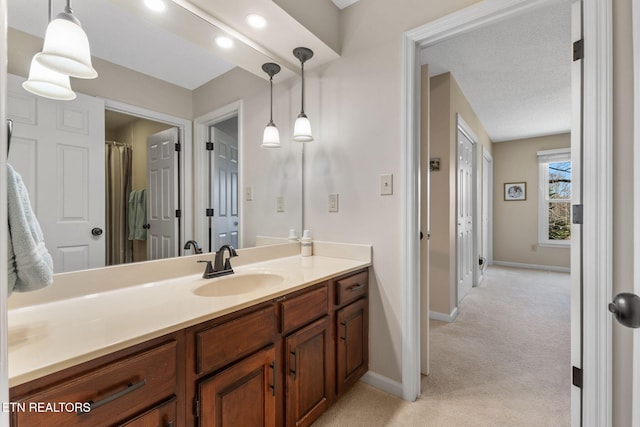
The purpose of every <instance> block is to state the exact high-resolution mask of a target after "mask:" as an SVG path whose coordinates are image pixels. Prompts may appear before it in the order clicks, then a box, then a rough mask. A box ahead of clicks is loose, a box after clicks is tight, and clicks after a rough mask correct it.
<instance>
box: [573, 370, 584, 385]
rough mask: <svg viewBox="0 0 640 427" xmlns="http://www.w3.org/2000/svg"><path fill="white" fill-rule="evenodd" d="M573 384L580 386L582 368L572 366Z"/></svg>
mask: <svg viewBox="0 0 640 427" xmlns="http://www.w3.org/2000/svg"><path fill="white" fill-rule="evenodd" d="M573 385H574V386H576V387H578V388H582V369H580V368H577V367H575V366H574V367H573Z"/></svg>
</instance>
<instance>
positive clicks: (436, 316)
mask: <svg viewBox="0 0 640 427" xmlns="http://www.w3.org/2000/svg"><path fill="white" fill-rule="evenodd" d="M457 317H458V307H454V308H453V310H452V311H451V314H444V313H440V312H438V311H433V310H429V319H433V320H439V321H441V322H447V323H452V322H453V321H454V320H456V318H457Z"/></svg>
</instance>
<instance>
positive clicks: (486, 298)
mask: <svg viewBox="0 0 640 427" xmlns="http://www.w3.org/2000/svg"><path fill="white" fill-rule="evenodd" d="M569 309H570V276H569V275H568V274H566V273H557V272H549V271H539V270H521V269H515V268H507V267H496V266H494V267H491V268H489V269H488V270H487V271H486V272H485V279H484V281H483V282H482V283H481V285H480V286H479V287H476V288H473V289H472V290H471V291H470V292H469V294H468V295H467V296H466V297H465V298H464V300H463V301H462V302H461V304H460V307H459V315H458V318H457V319H456V321H455V322H453V323H443V322H438V321H435V320H432V321H431V374H430V375H429V376H428V377H423V379H422V390H423V392H422V396H421V398H420V399H419V400H418V401H416V402H415V403H413V404H412V403H408V402H405V401H402V400H400V399H398V398H395V397H392V396H390V395H388V394H386V393H384V392H381V391H378V390H377V389H375V388H373V387H370V386H368V385H366V384H363V383H358V384H357V385H356V387H355V388H354V389H353V390H352V391H351V392H350V393H348V395H347V396H345V398H344V399H343V400H342V401H340V402H339V403H337V404H336V405H335V406H334V407H333V408H332V409H331V410H330V411H328V412H327V413H326V414H325V415H324V416H323V417H321V418H320V419H319V420H318V421H317V422H316V423H315V424H314V426H349V427H351V426H434V427H435V426H474V427H476V426H487V427H489V426H490V427H494V426H516V425H517V426H532V427H534V426H535V427H540V426H568V425H569V424H570V384H571V382H570V381H571V378H570V372H571V370H570V313H569Z"/></svg>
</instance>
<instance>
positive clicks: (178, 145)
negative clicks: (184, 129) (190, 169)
mask: <svg viewBox="0 0 640 427" xmlns="http://www.w3.org/2000/svg"><path fill="white" fill-rule="evenodd" d="M181 150H182V144H180V143H179V142H176V151H178V152H179V151H181Z"/></svg>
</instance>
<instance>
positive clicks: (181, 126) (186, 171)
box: [104, 98, 195, 256]
mask: <svg viewBox="0 0 640 427" xmlns="http://www.w3.org/2000/svg"><path fill="white" fill-rule="evenodd" d="M104 109H105V110H110V111H115V112H118V113H123V114H127V115H129V116H135V117H139V118H141V119H147V120H151V121H154V122H159V123H166V124H168V125H171V126H175V127H176V128H178V138H179V141H180V144H181V151H182V153H181V154H182V155H181V156H180V165H179V167H178V168H177V169H176V173H179V172H178V171H180V170H181V171H182V173H181V175H182V177H180V187H179V188H178V192H179V193H177V194H176V197H178V194H180V196H179V198H180V199H181V200H179V201H178V203H179V204H180V206H179V209H181V210H182V218H181V221H180V222H181V225H180V228H179V229H178V227H177V226H176V239H177V240H181V241H178V242H176V243H177V246H176V256H181V255H182V251H183V248H182V245H183V243H182V241H186V240H189V239H187V236H188V235H191V234H192V233H193V218H194V215H195V213H194V212H187V215H185V211H186V209H185V207H186V206H193V182H192V180H191V179H190V178H191V176H192V174H191V171H192V168H193V164H192V163H193V162H192V159H193V142H192V141H193V130H192V122H191V120H187V119H183V118H180V117H176V116H172V115H170V114H165V113H159V112H157V111H153V110H149V109H147V108H143V107H139V106H137V105H131V104H127V103H124V102H120V101H114V100H113V99H106V98H105V99H104Z"/></svg>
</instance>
